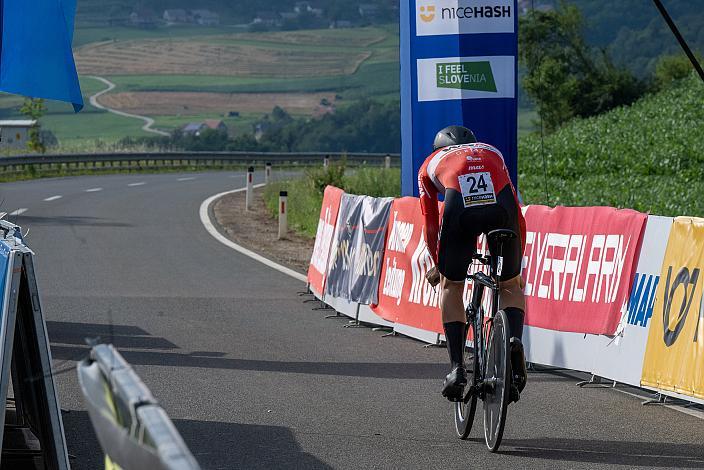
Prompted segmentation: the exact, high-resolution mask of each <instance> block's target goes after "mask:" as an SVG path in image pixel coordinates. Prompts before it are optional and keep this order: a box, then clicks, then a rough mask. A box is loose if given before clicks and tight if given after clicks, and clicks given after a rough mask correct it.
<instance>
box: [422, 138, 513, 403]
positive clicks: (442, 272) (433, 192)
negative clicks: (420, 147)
mask: <svg viewBox="0 0 704 470" xmlns="http://www.w3.org/2000/svg"><path fill="white" fill-rule="evenodd" d="M418 187H419V191H420V205H421V210H422V211H423V214H424V216H425V227H426V229H425V241H426V243H427V245H428V249H429V250H430V253H431V255H432V257H433V260H434V261H435V266H436V267H434V268H433V269H432V270H431V271H430V272H429V273H428V275H427V279H428V282H430V283H431V284H432V285H433V286H436V285H437V284H440V288H441V292H440V308H441V310H442V322H443V328H444V330H445V338H446V339H447V349H448V353H449V355H450V362H451V372H450V373H449V374H448V375H447V377H446V378H445V382H444V384H443V389H442V395H443V396H444V397H446V398H447V399H448V400H450V401H457V400H460V399H461V398H462V390H463V387H464V386H465V385H466V384H467V373H466V371H465V365H464V348H465V341H466V338H467V330H466V316H465V310H464V305H463V301H462V295H463V292H464V284H465V279H466V278H467V270H468V268H469V265H470V263H471V262H472V256H473V255H474V254H475V253H476V246H477V237H478V236H479V235H481V234H482V233H488V232H490V231H492V230H496V229H510V230H513V231H514V232H515V233H516V234H517V235H518V237H519V238H518V239H514V240H512V241H510V242H509V243H507V244H505V245H504V248H503V250H504V251H503V269H502V273H501V277H500V289H501V295H500V305H499V308H500V309H503V310H504V311H505V312H506V316H507V317H508V322H509V332H510V334H511V336H512V337H511V364H512V370H513V371H514V372H513V374H514V380H513V383H514V385H515V387H514V390H512V392H511V395H512V400H513V401H517V400H518V398H519V396H520V392H521V391H523V388H524V387H525V383H526V378H527V377H526V366H525V358H524V353H523V344H522V343H521V338H522V335H523V319H524V312H525V298H524V296H523V287H524V284H523V281H522V279H521V275H520V273H521V261H522V255H523V248H524V240H525V220H524V218H523V214H522V212H521V209H520V206H519V204H518V199H517V197H516V191H515V189H514V187H513V184H512V183H511V179H510V177H509V174H508V171H507V169H506V165H505V163H504V159H503V155H501V152H499V151H498V150H497V149H496V148H494V147H492V146H491V145H488V144H483V143H479V142H477V140H476V138H475V137H474V134H473V133H472V131H471V130H469V129H467V128H466V127H462V126H450V127H447V128H445V129H443V130H441V131H440V132H438V134H437V136H436V137H435V141H434V143H433V153H432V154H431V155H430V156H429V157H428V158H427V159H426V160H425V163H424V164H423V166H422V167H421V168H420V171H419V173H418ZM439 193H442V194H443V195H444V197H445V208H444V213H443V216H442V225H441V227H439V226H438V223H439V214H438V194H439ZM438 238H439V240H438ZM489 249H490V251H493V250H492V247H489Z"/></svg>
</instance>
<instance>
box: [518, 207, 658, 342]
mask: <svg viewBox="0 0 704 470" xmlns="http://www.w3.org/2000/svg"><path fill="white" fill-rule="evenodd" d="M646 220H647V216H646V215H645V214H642V213H640V212H636V211H633V210H628V209H626V210H618V209H613V208H610V207H556V208H554V209H551V208H548V207H545V206H529V207H528V209H527V213H526V223H527V235H526V248H525V253H524V255H523V273H522V274H523V279H524V281H525V283H526V287H525V293H526V302H527V308H526V325H529V326H535V327H539V328H545V329H550V330H557V331H565V332H575V333H589V334H597V335H598V334H606V335H613V334H614V333H615V332H616V328H617V326H618V323H619V320H620V319H621V312H622V311H623V310H624V309H625V308H626V306H627V303H628V294H629V288H630V285H631V281H632V279H633V275H634V274H635V268H636V263H637V261H638V260H637V255H638V253H639V252H640V243H641V241H642V236H643V230H644V228H645V222H646Z"/></svg>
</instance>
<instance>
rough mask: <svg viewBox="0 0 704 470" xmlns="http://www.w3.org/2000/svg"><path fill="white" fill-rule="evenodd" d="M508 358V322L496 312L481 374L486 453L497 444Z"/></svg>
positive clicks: (505, 404)
mask: <svg viewBox="0 0 704 470" xmlns="http://www.w3.org/2000/svg"><path fill="white" fill-rule="evenodd" d="M510 386H511V356H510V337H509V332H508V319H507V318H506V313H505V312H504V311H503V310H499V311H498V312H497V313H496V316H495V317H494V320H493V321H492V322H491V332H490V333H489V341H488V345H487V360H486V365H485V372H484V393H485V397H484V440H485V441H486V446H487V447H488V448H489V451H491V452H496V451H497V450H498V449H499V446H500V445H501V438H502V437H503V434H504V425H505V424H506V411H507V408H508V403H509V399H510Z"/></svg>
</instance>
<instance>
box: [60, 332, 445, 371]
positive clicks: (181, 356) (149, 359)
mask: <svg viewBox="0 0 704 470" xmlns="http://www.w3.org/2000/svg"><path fill="white" fill-rule="evenodd" d="M50 337H51V336H50ZM89 350H90V348H89V347H88V346H85V347H83V346H67V345H63V344H55V341H54V340H53V338H52V344H51V353H52V356H53V357H54V359H62V360H76V358H81V357H86V356H87V355H88V353H89ZM120 354H122V356H123V357H124V358H125V360H126V361H127V362H129V363H130V364H132V365H134V366H147V365H151V366H165V367H194V368H202V369H223V370H244V371H257V372H284V373H291V374H309V375H332V376H336V377H340V376H346V377H369V378H381V379H434V380H436V379H438V377H442V375H443V374H445V373H446V370H445V369H446V368H447V367H446V366H445V364H435V363H387V362H306V361H266V360H257V359H240V358H229V357H222V356H223V353H218V352H203V351H200V352H193V353H190V354H187V353H176V352H161V351H159V352H157V351H130V350H126V349H120Z"/></svg>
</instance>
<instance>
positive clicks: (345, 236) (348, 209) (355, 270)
mask: <svg viewBox="0 0 704 470" xmlns="http://www.w3.org/2000/svg"><path fill="white" fill-rule="evenodd" d="M392 201H393V199H392V198H373V197H369V196H354V195H351V194H344V195H343V196H342V201H341V203H340V213H339V216H338V219H337V227H336V228H335V237H334V241H333V249H332V254H331V262H330V267H329V271H328V281H327V290H326V293H327V294H328V295H331V296H333V297H340V298H343V299H346V300H349V301H350V302H355V303H359V304H365V305H374V304H376V303H377V301H378V293H379V292H378V291H379V277H380V273H381V263H382V259H383V257H384V241H385V238H386V225H387V223H388V221H389V212H390V210H391V203H392Z"/></svg>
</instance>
